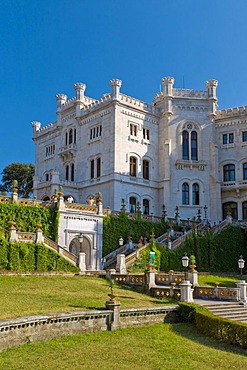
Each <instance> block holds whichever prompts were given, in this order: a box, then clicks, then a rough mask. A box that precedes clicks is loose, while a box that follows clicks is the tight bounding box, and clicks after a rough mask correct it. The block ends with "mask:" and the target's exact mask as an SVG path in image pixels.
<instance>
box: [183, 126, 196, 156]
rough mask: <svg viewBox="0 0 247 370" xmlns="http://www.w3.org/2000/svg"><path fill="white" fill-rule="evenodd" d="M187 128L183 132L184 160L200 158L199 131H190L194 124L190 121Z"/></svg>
mask: <svg viewBox="0 0 247 370" xmlns="http://www.w3.org/2000/svg"><path fill="white" fill-rule="evenodd" d="M187 128H188V130H189V131H187V130H183V132H182V151H183V153H182V156H183V160H185V161H187V160H192V161H197V160H198V134H197V132H196V131H195V130H194V131H190V130H191V129H192V128H193V124H191V123H189V124H188V125H187Z"/></svg>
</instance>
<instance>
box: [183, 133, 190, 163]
mask: <svg viewBox="0 0 247 370" xmlns="http://www.w3.org/2000/svg"><path fill="white" fill-rule="evenodd" d="M182 136H183V159H184V160H188V159H189V133H188V131H183V134H182Z"/></svg>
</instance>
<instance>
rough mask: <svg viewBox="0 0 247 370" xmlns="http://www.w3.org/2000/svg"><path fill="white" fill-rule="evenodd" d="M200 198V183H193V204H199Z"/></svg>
mask: <svg viewBox="0 0 247 370" xmlns="http://www.w3.org/2000/svg"><path fill="white" fill-rule="evenodd" d="M199 203H200V198H199V185H198V184H197V183H195V184H193V185H192V204H193V205H197V206H198V205H199Z"/></svg>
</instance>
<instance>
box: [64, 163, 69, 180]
mask: <svg viewBox="0 0 247 370" xmlns="http://www.w3.org/2000/svg"><path fill="white" fill-rule="evenodd" d="M65 179H66V181H69V166H68V165H67V166H66V177H65Z"/></svg>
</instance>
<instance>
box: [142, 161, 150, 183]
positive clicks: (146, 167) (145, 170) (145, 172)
mask: <svg viewBox="0 0 247 370" xmlns="http://www.w3.org/2000/svg"><path fill="white" fill-rule="evenodd" d="M143 178H144V179H146V180H149V162H148V161H147V160H144V161H143Z"/></svg>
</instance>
